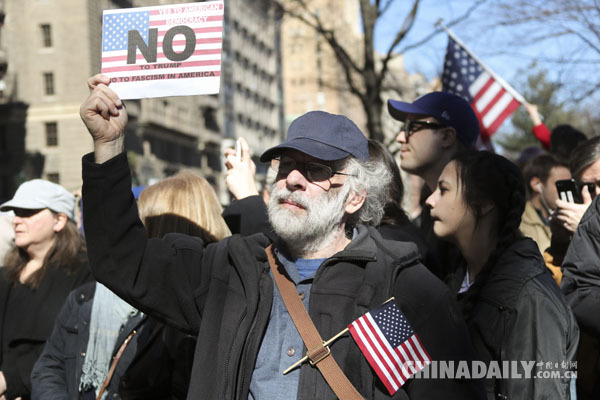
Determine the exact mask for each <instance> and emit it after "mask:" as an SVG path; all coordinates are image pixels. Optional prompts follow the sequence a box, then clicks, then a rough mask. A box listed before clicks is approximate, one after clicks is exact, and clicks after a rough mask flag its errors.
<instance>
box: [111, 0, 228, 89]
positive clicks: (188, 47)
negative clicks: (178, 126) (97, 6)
mask: <svg viewBox="0 0 600 400" xmlns="http://www.w3.org/2000/svg"><path fill="white" fill-rule="evenodd" d="M223 7H224V6H223V1H209V2H204V3H186V4H179V5H177V4H175V5H167V6H156V7H140V8H131V9H116V10H105V11H104V13H103V23H102V73H103V74H105V75H107V76H108V77H109V78H110V80H111V83H112V86H111V87H112V88H113V90H114V91H115V92H116V93H118V94H119V97H120V98H121V99H138V98H145V97H161V96H185V95H197V94H214V93H218V92H219V85H220V75H221V47H222V32H223Z"/></svg>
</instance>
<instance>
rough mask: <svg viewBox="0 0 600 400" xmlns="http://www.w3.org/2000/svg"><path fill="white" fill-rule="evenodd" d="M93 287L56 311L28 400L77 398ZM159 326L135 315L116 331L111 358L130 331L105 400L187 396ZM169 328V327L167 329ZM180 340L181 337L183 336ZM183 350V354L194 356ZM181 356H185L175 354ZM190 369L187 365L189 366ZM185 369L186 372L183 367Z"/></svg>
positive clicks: (185, 379)
mask: <svg viewBox="0 0 600 400" xmlns="http://www.w3.org/2000/svg"><path fill="white" fill-rule="evenodd" d="M95 290H96V284H95V283H90V284H87V285H84V286H82V287H80V288H78V289H76V290H74V291H73V292H71V294H70V295H69V297H68V298H67V301H66V302H65V304H64V306H63V308H62V309H61V311H60V313H59V315H58V318H57V319H56V324H55V326H54V330H53V332H52V336H50V338H49V339H48V342H47V343H46V346H45V347H44V351H43V352H42V354H41V356H40V358H39V359H38V361H37V362H36V363H35V366H34V368H33V372H32V374H31V382H32V386H33V392H32V399H33V400H45V399H53V400H58V399H64V400H78V399H79V398H80V393H79V382H80V380H81V374H82V367H83V362H84V359H85V351H86V350H87V345H88V339H89V324H90V318H91V313H92V304H93V299H94V293H95ZM165 328H166V327H164V325H162V324H160V323H157V322H156V321H154V320H152V319H150V318H148V317H147V316H146V315H144V314H141V313H137V314H136V315H134V316H132V317H131V318H129V320H128V321H127V323H126V324H125V325H124V326H123V327H122V329H121V331H120V332H119V337H118V339H117V342H116V344H115V348H114V350H113V354H112V356H115V355H116V353H117V351H118V350H119V347H121V345H122V344H123V342H124V341H125V339H126V338H127V336H128V335H129V334H130V333H131V332H133V331H134V330H135V332H136V333H135V334H134V336H133V337H132V340H131V341H130V342H129V344H128V345H127V347H126V348H125V351H124V352H123V355H122V356H121V358H120V360H119V362H118V363H117V367H116V369H115V372H114V375H113V377H112V379H111V381H110V384H109V386H108V387H107V389H106V391H107V393H108V394H107V395H108V396H109V397H108V398H110V399H139V400H143V399H182V398H185V396H186V394H187V382H188V380H189V371H185V375H184V376H179V377H173V376H172V375H173V371H181V370H182V368H176V365H174V364H175V363H174V360H173V357H171V355H170V354H169V349H168V347H167V346H166V344H165V336H166V335H168V334H169V333H168V332H166V329H165ZM169 329H170V328H169ZM182 336H183V335H182ZM194 344H195V340H193V339H192V346H189V345H188V351H189V352H190V353H189V354H191V352H192V351H193V345H194ZM180 355H181V356H185V354H180ZM188 364H189V363H188ZM187 367H191V365H188V366H187Z"/></svg>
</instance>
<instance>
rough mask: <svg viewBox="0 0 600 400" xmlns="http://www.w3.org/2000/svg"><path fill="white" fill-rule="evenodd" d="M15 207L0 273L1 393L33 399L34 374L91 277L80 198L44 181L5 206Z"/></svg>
mask: <svg viewBox="0 0 600 400" xmlns="http://www.w3.org/2000/svg"><path fill="white" fill-rule="evenodd" d="M0 210H1V211H8V210H13V211H14V213H15V216H14V218H13V228H14V231H15V246H14V247H13V249H12V250H11V251H9V253H8V254H7V255H6V257H5V259H4V263H3V265H4V268H2V272H1V273H0V342H1V346H0V361H1V364H0V394H1V395H2V397H3V398H5V399H8V400H10V399H16V398H19V397H20V398H22V399H23V400H26V399H29V396H30V393H31V383H30V377H29V376H30V374H31V370H32V368H33V364H34V363H35V360H36V359H37V358H38V356H39V355H40V353H41V352H42V349H43V347H44V343H45V342H46V339H47V338H48V337H49V336H50V334H51V332H52V327H53V325H54V320H55V318H56V316H57V314H58V312H59V310H60V308H61V306H62V304H63V302H64V301H65V299H66V297H67V295H68V294H69V292H70V291H71V290H73V289H75V288H76V287H78V286H80V285H82V284H83V283H85V282H87V281H91V280H92V275H91V272H90V270H89V268H88V266H87V258H86V246H85V241H84V239H83V237H82V236H81V235H80V233H79V231H78V230H77V226H76V224H75V222H74V220H73V216H74V210H75V197H74V196H73V195H72V194H71V193H69V192H68V191H67V190H65V189H64V188H63V187H62V186H60V185H57V184H55V183H52V182H48V181H44V180H41V179H34V180H31V181H28V182H25V183H23V184H22V185H21V186H19V188H18V189H17V192H16V193H15V196H14V197H13V199H11V200H9V201H8V202H6V203H4V204H2V206H0Z"/></svg>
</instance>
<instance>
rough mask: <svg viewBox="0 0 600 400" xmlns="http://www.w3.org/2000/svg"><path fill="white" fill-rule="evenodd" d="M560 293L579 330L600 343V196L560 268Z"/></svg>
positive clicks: (587, 212)
mask: <svg viewBox="0 0 600 400" xmlns="http://www.w3.org/2000/svg"><path fill="white" fill-rule="evenodd" d="M562 271H563V279H562V282H561V285H560V288H561V290H562V291H563V293H564V294H565V296H567V300H568V301H569V304H570V305H571V307H573V311H574V313H575V316H576V317H577V321H580V322H581V324H580V325H581V328H582V330H584V331H586V332H587V333H589V334H590V335H592V336H593V337H595V338H597V339H599V340H600V196H596V198H595V199H594V201H593V202H592V204H591V205H590V206H589V208H588V209H587V211H586V212H585V214H584V215H583V217H582V218H581V221H580V222H579V225H578V226H577V231H576V232H575V235H574V236H573V239H572V240H571V244H570V245H569V249H568V250H567V254H566V256H565V259H564V262H563V264H562Z"/></svg>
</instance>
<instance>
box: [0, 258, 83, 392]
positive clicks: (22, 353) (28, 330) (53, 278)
mask: <svg viewBox="0 0 600 400" xmlns="http://www.w3.org/2000/svg"><path fill="white" fill-rule="evenodd" d="M72 271H73V272H71V273H67V272H66V271H65V269H63V268H59V267H56V266H50V267H49V268H48V270H47V271H46V274H45V275H44V277H43V279H42V281H41V283H40V286H39V288H37V289H31V288H29V287H27V286H24V285H21V284H18V285H17V286H16V287H15V286H12V285H11V283H9V282H8V281H7V280H6V279H5V277H4V273H3V271H2V270H1V269H0V360H1V365H0V371H2V373H3V374H4V378H5V379H6V386H7V391H6V398H7V399H9V400H10V399H14V398H16V397H19V396H20V397H21V398H22V399H23V400H26V399H29V396H30V393H31V382H30V375H31V369H32V368H33V364H34V363H35V361H36V360H37V358H38V357H39V355H40V353H41V352H42V349H43V348H44V344H45V343H46V340H47V338H48V337H50V334H51V333H52V328H53V326H54V320H55V319H56V316H57V314H58V312H59V311H60V308H61V307H62V305H63V303H64V301H65V299H66V298H67V296H68V294H69V292H71V291H72V290H73V289H75V288H76V287H78V286H81V285H82V284H84V283H85V282H89V281H91V280H93V277H92V274H91V271H90V269H89V267H88V264H87V259H86V257H85V255H82V256H81V258H80V260H79V262H78V265H77V267H75V268H73V269H72ZM13 296H17V300H16V301H11V299H12V297H13ZM13 300H14V299H13ZM9 304H11V305H12V306H11V309H10V310H8V309H7V307H8V305H9ZM7 315H13V319H12V320H10V321H9V320H7ZM8 318H10V317H8Z"/></svg>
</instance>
